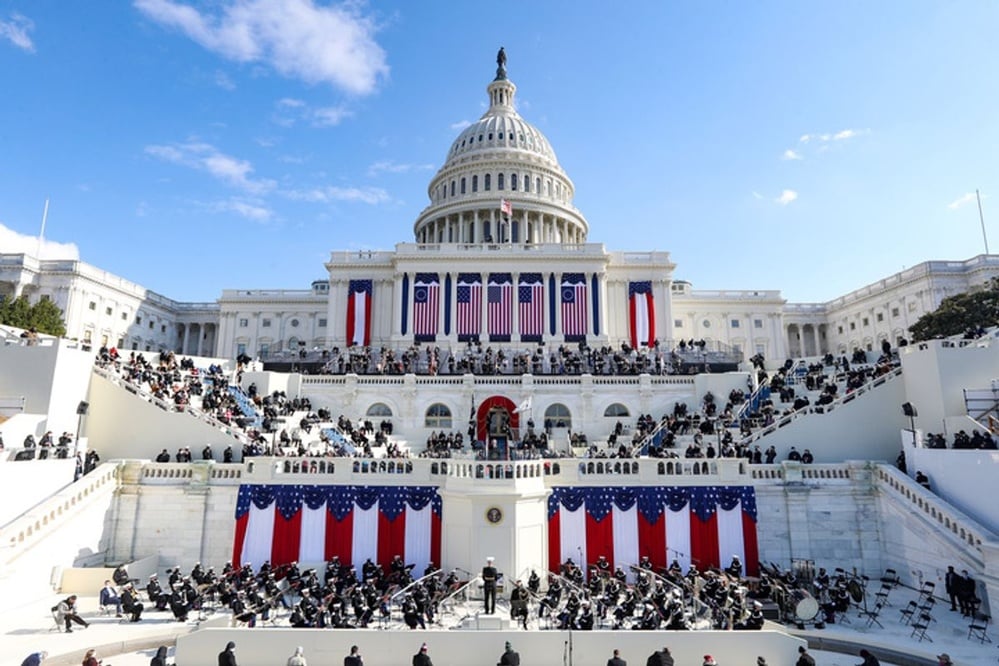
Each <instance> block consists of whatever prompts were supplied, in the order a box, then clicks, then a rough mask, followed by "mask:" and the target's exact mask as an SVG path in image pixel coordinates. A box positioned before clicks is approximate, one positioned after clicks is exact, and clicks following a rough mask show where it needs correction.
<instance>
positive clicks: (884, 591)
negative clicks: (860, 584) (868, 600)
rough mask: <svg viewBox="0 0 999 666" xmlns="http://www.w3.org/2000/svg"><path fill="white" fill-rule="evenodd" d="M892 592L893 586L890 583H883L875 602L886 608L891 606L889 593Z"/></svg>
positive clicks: (876, 594)
mask: <svg viewBox="0 0 999 666" xmlns="http://www.w3.org/2000/svg"><path fill="white" fill-rule="evenodd" d="M891 591H892V586H891V584H889V583H881V589H880V590H878V591H877V592H875V593H874V600H875V601H876V602H877V603H879V604H882V605H884V606H891V604H890V603H888V593H889V592H891Z"/></svg>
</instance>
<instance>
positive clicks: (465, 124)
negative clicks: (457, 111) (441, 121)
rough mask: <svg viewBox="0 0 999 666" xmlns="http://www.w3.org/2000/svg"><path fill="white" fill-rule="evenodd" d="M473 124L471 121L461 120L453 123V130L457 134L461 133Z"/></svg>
mask: <svg viewBox="0 0 999 666" xmlns="http://www.w3.org/2000/svg"><path fill="white" fill-rule="evenodd" d="M471 124H472V121H471V120H459V121H458V122H456V123H451V129H452V130H454V131H455V132H457V131H460V130H463V129H465V128H466V127H468V126H469V125H471Z"/></svg>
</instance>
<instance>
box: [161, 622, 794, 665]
mask: <svg viewBox="0 0 999 666" xmlns="http://www.w3.org/2000/svg"><path fill="white" fill-rule="evenodd" d="M230 640H231V641H233V642H235V643H236V655H237V660H238V661H239V663H240V666H274V664H282V663H284V662H286V661H287V660H288V657H290V656H291V655H292V653H293V652H294V651H295V648H296V647H298V646H302V647H303V648H304V649H305V657H306V659H308V661H309V663H310V664H339V663H342V661H343V657H344V656H345V655H347V654H348V652H349V650H350V646H351V645H357V646H358V647H359V648H360V652H361V656H363V657H364V664H365V666H399V665H400V664H408V663H410V660H411V659H412V655H413V654H415V653H416V652H417V651H418V650H419V649H420V645H421V643H424V642H425V643H427V646H428V647H429V651H428V654H429V655H430V657H431V659H433V662H434V666H493V665H494V664H496V663H497V662H498V661H499V658H500V655H501V654H502V653H503V644H504V643H505V642H506V641H510V642H511V643H512V644H513V647H514V649H515V650H517V651H518V652H519V653H520V659H521V663H522V664H525V665H538V666H540V665H547V666H555V665H556V664H561V663H563V654H564V651H565V650H566V649H567V646H568V645H569V644H570V642H571V645H572V663H573V664H574V665H575V666H604V665H605V664H606V663H607V660H608V659H609V658H610V657H611V653H612V651H613V650H614V648H616V647H617V648H620V650H621V657H622V658H624V659H626V660H627V661H628V663H629V664H644V663H645V659H646V658H647V657H648V656H649V655H650V654H651V653H652V652H654V651H656V650H661V649H662V647H663V644H664V643H666V644H668V645H669V648H670V652H671V653H672V655H673V658H674V659H675V660H676V663H677V664H678V665H680V666H686V665H689V664H700V663H701V661H702V660H703V657H704V655H705V654H711V655H712V656H713V657H714V658H715V659H716V660H717V661H718V663H720V664H733V665H735V664H750V663H754V662H755V658H756V656H763V657H766V659H767V663H768V664H771V665H772V666H792V664H794V662H795V660H796V659H797V656H798V652H797V651H798V646H799V645H804V644H805V641H803V640H801V639H797V638H794V637H792V636H789V635H787V634H784V633H781V632H778V631H752V632H750V631H738V632H724V631H687V632H668V636H667V635H665V634H664V632H646V631H629V632H624V633H615V632H611V631H577V632H572V634H571V636H570V634H568V633H566V632H560V631H535V632H523V631H485V632H484V631H432V630H431V631H420V632H403V631H383V632H379V633H377V634H372V633H371V632H368V631H340V630H337V631H324V630H321V629H319V630H317V629H297V630H295V631H288V630H286V629H264V628H260V627H257V628H255V629H249V630H247V629H205V630H202V631H198V632H195V633H193V634H189V635H187V636H181V637H179V638H178V639H177V654H176V657H177V663H178V664H181V663H183V664H207V663H214V659H215V655H217V654H218V653H219V652H221V651H222V650H223V648H225V645H226V643H227V642H228V641H230ZM566 663H567V662H566Z"/></svg>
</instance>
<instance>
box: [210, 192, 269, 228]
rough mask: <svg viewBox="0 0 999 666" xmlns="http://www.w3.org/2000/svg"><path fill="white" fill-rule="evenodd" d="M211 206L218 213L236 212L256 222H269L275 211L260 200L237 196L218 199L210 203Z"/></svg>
mask: <svg viewBox="0 0 999 666" xmlns="http://www.w3.org/2000/svg"><path fill="white" fill-rule="evenodd" d="M209 208H211V209H212V210H214V211H215V212H218V213H236V214H237V215H239V216H241V217H245V218H246V219H248V220H253V221H254V222H267V221H268V220H270V219H271V218H272V217H273V216H274V211H272V210H271V209H270V208H268V207H267V206H264V205H263V204H261V203H260V202H250V201H245V200H243V199H236V198H231V199H225V200H222V201H216V202H214V203H212V204H210V205H209Z"/></svg>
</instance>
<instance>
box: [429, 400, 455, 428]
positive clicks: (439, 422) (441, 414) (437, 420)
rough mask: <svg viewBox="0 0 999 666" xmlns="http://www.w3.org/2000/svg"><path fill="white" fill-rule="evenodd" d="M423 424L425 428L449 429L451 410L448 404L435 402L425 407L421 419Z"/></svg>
mask: <svg viewBox="0 0 999 666" xmlns="http://www.w3.org/2000/svg"><path fill="white" fill-rule="evenodd" d="M423 426H424V427H426V428H433V429H435V430H436V429H439V428H441V429H445V430H449V429H450V428H451V410H450V409H448V406H447V405H445V404H443V403H440V402H435V403H434V404H432V405H430V406H429V407H427V413H426V415H425V416H424V419H423Z"/></svg>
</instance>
